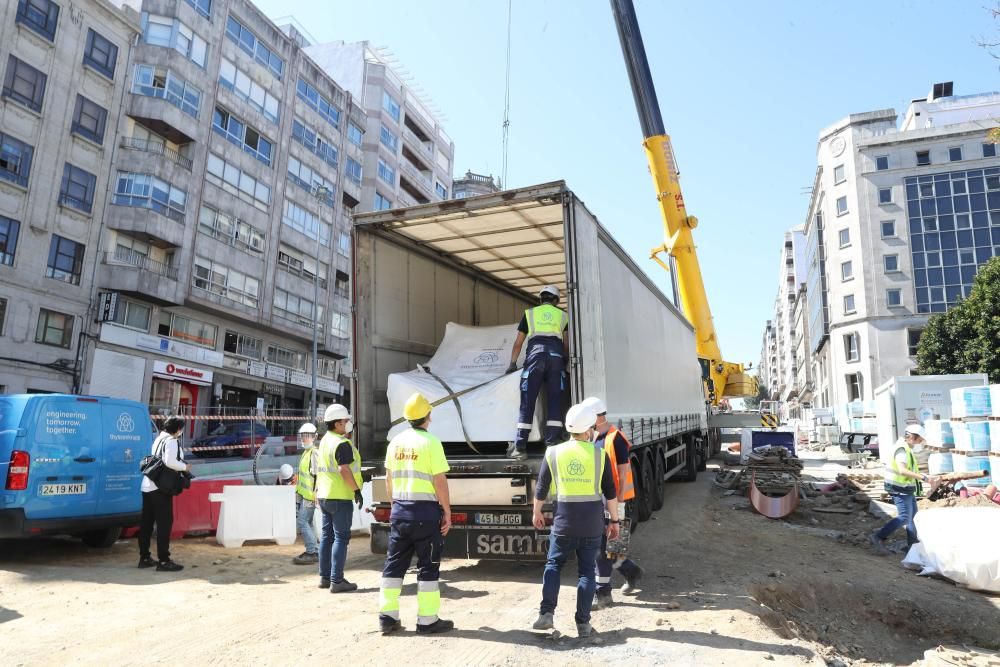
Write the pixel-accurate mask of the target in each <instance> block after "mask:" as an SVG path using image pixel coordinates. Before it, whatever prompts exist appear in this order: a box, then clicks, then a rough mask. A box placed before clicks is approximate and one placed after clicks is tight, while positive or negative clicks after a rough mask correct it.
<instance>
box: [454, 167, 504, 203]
mask: <svg viewBox="0 0 1000 667" xmlns="http://www.w3.org/2000/svg"><path fill="white" fill-rule="evenodd" d="M501 187H502V185H501V184H500V180H499V179H494V178H493V175H492V174H491V175H489V176H486V175H483V174H474V173H472V172H471V171H466V172H465V176H462V177H461V178H456V179H455V180H454V181H452V185H451V198H452V199H465V198H466V197H478V196H479V195H488V194H493V193H494V192H500V188H501Z"/></svg>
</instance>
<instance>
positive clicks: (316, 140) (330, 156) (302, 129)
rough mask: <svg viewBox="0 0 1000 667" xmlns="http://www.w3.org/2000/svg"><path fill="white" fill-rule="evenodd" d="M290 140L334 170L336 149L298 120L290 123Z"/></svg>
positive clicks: (327, 140) (328, 141)
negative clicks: (303, 147)
mask: <svg viewBox="0 0 1000 667" xmlns="http://www.w3.org/2000/svg"><path fill="white" fill-rule="evenodd" d="M292 138H293V139H295V140H296V141H298V142H299V143H300V144H302V145H303V146H305V147H306V148H308V149H309V151H310V152H312V153H315V154H316V155H317V156H318V157H319V158H321V159H322V160H323V161H324V162H326V163H327V164H328V165H330V166H331V167H333V168H335V169H336V167H337V149H336V148H334V146H333V143H332V142H331V141H330V140H329V139H327V138H326V137H324V136H323V135H322V134H320V133H319V132H317V131H316V130H314V129H313V128H311V127H309V126H308V125H306V124H305V123H304V122H302V121H300V120H299V119H298V118H296V119H295V120H294V121H292Z"/></svg>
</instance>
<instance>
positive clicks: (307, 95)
mask: <svg viewBox="0 0 1000 667" xmlns="http://www.w3.org/2000/svg"><path fill="white" fill-rule="evenodd" d="M295 94H296V95H298V97H299V99H300V100H302V101H303V102H305V103H306V104H308V105H309V106H311V107H312V108H313V109H315V110H316V113H318V114H319V115H320V116H322V117H323V119H324V120H325V121H326V122H328V123H329V124H330V125H332V126H333V127H334V128H336V129H340V109H338V108H337V107H335V106H333V104H332V103H331V102H330V100H328V99H326V97H324V96H323V95H321V94H320V92H319V91H318V90H316V87H315V86H313V85H312V84H310V83H308V82H307V81H306V80H305V79H299V80H298V82H297V83H296V84H295Z"/></svg>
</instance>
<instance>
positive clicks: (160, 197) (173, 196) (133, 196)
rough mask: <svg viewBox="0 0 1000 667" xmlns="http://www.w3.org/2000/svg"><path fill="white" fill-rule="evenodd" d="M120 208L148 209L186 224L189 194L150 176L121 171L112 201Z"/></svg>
mask: <svg viewBox="0 0 1000 667" xmlns="http://www.w3.org/2000/svg"><path fill="white" fill-rule="evenodd" d="M111 201H112V203H114V204H117V205H118V206H135V207H137V208H148V209H151V210H153V211H156V212H157V213H159V214H160V215H165V216H167V217H168V218H170V219H171V220H176V221H177V222H180V223H183V222H184V214H185V212H186V211H187V193H186V192H185V191H184V190H181V189H180V188H178V187H177V186H175V185H171V184H170V183H167V182H166V181H164V180H161V179H159V178H157V177H155V176H152V175H150V174H134V173H132V172H130V171H119V172H118V177H117V179H116V180H115V194H114V196H113V197H112V199H111Z"/></svg>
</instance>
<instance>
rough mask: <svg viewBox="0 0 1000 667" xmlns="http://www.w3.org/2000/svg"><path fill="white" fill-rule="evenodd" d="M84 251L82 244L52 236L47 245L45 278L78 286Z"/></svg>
mask: <svg viewBox="0 0 1000 667" xmlns="http://www.w3.org/2000/svg"><path fill="white" fill-rule="evenodd" d="M85 251H86V247H85V246H84V245H83V244H82V243H77V242H76V241H71V240H70V239H67V238H63V237H62V236H59V235H57V234H53V235H52V241H51V242H50V243H49V263H48V266H47V267H46V269H45V277H46V278H52V279H54V280H61V281H63V282H64V283H69V284H70V285H79V284H80V274H81V272H82V271H83V255H84V252H85Z"/></svg>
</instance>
